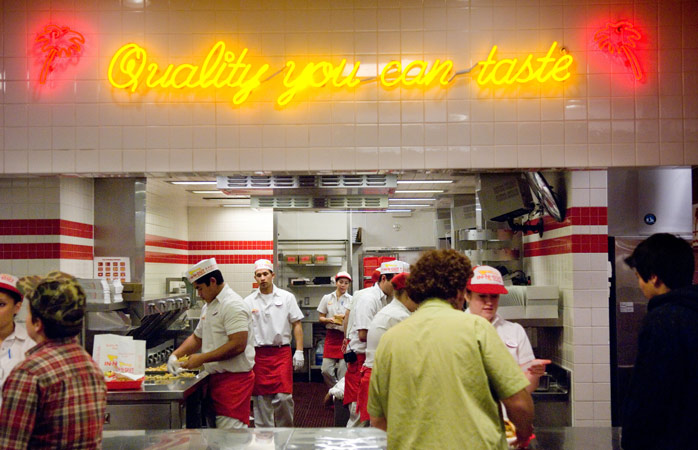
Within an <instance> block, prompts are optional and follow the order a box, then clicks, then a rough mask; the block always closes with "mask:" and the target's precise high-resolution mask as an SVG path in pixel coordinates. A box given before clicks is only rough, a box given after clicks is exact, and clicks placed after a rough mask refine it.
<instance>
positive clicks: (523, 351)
mask: <svg viewBox="0 0 698 450" xmlns="http://www.w3.org/2000/svg"><path fill="white" fill-rule="evenodd" d="M492 326H493V327H494V329H495V330H497V334H498V335H499V337H500V338H501V339H502V341H503V342H504V345H506V347H507V350H509V353H511V356H513V357H514V359H515V360H516V362H517V363H519V365H522V364H526V363H527V362H530V361H533V360H534V359H536V357H535V356H534V355H533V348H532V347H531V342H530V341H529V340H528V336H527V335H526V331H525V330H524V329H523V327H522V326H521V325H519V324H518V323H514V322H509V321H508V320H506V319H503V318H502V317H500V316H499V314H495V316H494V320H493V321H492Z"/></svg>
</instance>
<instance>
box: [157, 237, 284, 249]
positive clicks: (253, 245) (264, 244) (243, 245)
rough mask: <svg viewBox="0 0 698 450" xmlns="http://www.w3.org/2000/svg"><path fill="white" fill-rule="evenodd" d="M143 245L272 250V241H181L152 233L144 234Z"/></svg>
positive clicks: (179, 247) (178, 247) (175, 247)
mask: <svg viewBox="0 0 698 450" xmlns="http://www.w3.org/2000/svg"><path fill="white" fill-rule="evenodd" d="M145 245H150V246H153V247H162V248H172V249H177V250H190V251H200V250H273V249H274V241H183V240H181V239H172V238H167V237H163V236H157V235H154V234H147V235H146V236H145Z"/></svg>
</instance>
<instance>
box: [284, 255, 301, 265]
mask: <svg viewBox="0 0 698 450" xmlns="http://www.w3.org/2000/svg"><path fill="white" fill-rule="evenodd" d="M284 261H285V262H286V263H288V264H298V255H284Z"/></svg>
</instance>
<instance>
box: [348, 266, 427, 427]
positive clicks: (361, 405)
mask: <svg viewBox="0 0 698 450" xmlns="http://www.w3.org/2000/svg"><path fill="white" fill-rule="evenodd" d="M409 275H410V274H409V273H408V272H402V273H399V274H397V275H395V276H394V277H393V279H392V280H390V284H392V285H393V290H394V292H393V300H392V301H391V302H390V303H388V306H386V307H385V308H383V309H381V310H380V311H378V313H377V314H376V316H375V317H374V318H373V320H372V321H371V324H370V325H369V326H368V335H367V337H366V360H365V361H364V366H363V367H362V368H361V382H360V383H359V394H358V397H357V401H356V407H357V409H358V410H359V416H360V418H361V422H367V421H369V420H370V419H371V418H370V416H369V415H368V409H367V407H368V386H369V383H370V382H371V371H372V369H373V358H374V357H375V356H376V349H377V348H378V342H380V338H381V337H382V336H383V335H384V334H385V332H386V331H388V330H389V329H390V328H392V327H394V326H395V325H397V324H398V323H400V322H402V321H403V320H405V319H407V318H408V317H410V314H412V313H413V312H414V311H416V310H417V306H419V305H417V304H416V303H415V302H413V301H412V300H410V298H409V297H408V295H407V291H406V290H405V285H406V283H407V278H408V277H409Z"/></svg>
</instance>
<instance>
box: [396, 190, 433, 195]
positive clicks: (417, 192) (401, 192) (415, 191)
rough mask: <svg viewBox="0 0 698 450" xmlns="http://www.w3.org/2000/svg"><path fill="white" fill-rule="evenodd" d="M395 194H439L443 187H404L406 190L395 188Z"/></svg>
mask: <svg viewBox="0 0 698 450" xmlns="http://www.w3.org/2000/svg"><path fill="white" fill-rule="evenodd" d="M395 193H396V194H441V193H443V189H406V190H400V189H398V190H396V191H395Z"/></svg>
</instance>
